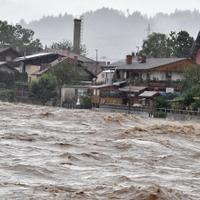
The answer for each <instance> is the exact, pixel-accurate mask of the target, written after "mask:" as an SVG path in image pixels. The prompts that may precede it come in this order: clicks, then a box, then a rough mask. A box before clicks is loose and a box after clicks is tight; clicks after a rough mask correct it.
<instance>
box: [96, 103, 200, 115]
mask: <svg viewBox="0 0 200 200" xmlns="http://www.w3.org/2000/svg"><path fill="white" fill-rule="evenodd" d="M100 108H103V109H110V110H118V111H127V112H128V111H130V112H131V111H132V112H148V113H149V112H152V108H148V107H133V106H127V105H100ZM156 111H162V112H165V113H168V114H170V113H171V114H181V115H193V116H200V111H193V110H177V109H166V108H156V109H153V112H156Z"/></svg>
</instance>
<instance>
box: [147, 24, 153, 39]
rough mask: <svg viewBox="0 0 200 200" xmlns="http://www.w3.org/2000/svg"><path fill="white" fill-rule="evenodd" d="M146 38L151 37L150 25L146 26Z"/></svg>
mask: <svg viewBox="0 0 200 200" xmlns="http://www.w3.org/2000/svg"><path fill="white" fill-rule="evenodd" d="M146 31H147V38H148V37H149V35H151V31H152V30H151V24H148V27H147V30H146Z"/></svg>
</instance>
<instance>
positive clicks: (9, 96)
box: [0, 89, 15, 102]
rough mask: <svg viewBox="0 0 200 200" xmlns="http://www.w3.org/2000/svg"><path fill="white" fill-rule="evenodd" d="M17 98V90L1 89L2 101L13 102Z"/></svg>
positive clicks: (0, 98)
mask: <svg viewBox="0 0 200 200" xmlns="http://www.w3.org/2000/svg"><path fill="white" fill-rule="evenodd" d="M14 100H15V91H14V90H8V89H5V90H0V101H8V102H13V101H14Z"/></svg>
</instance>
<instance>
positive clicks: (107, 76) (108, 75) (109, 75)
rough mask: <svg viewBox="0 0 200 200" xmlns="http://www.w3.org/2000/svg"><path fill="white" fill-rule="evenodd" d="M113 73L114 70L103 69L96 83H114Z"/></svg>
mask: <svg viewBox="0 0 200 200" xmlns="http://www.w3.org/2000/svg"><path fill="white" fill-rule="evenodd" d="M113 74H114V72H105V71H102V72H101V73H100V74H98V76H97V80H96V83H97V84H112V79H113Z"/></svg>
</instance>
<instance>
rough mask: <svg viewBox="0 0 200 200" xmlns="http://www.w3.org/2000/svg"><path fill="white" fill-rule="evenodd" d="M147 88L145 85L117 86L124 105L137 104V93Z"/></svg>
mask: <svg viewBox="0 0 200 200" xmlns="http://www.w3.org/2000/svg"><path fill="white" fill-rule="evenodd" d="M146 89H147V87H145V86H132V85H128V86H125V87H121V88H119V92H120V94H121V95H120V96H121V97H122V98H123V104H125V105H133V106H134V105H136V104H137V105H138V104H139V103H140V101H139V95H140V94H141V93H142V92H144V91H145V90H146Z"/></svg>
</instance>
